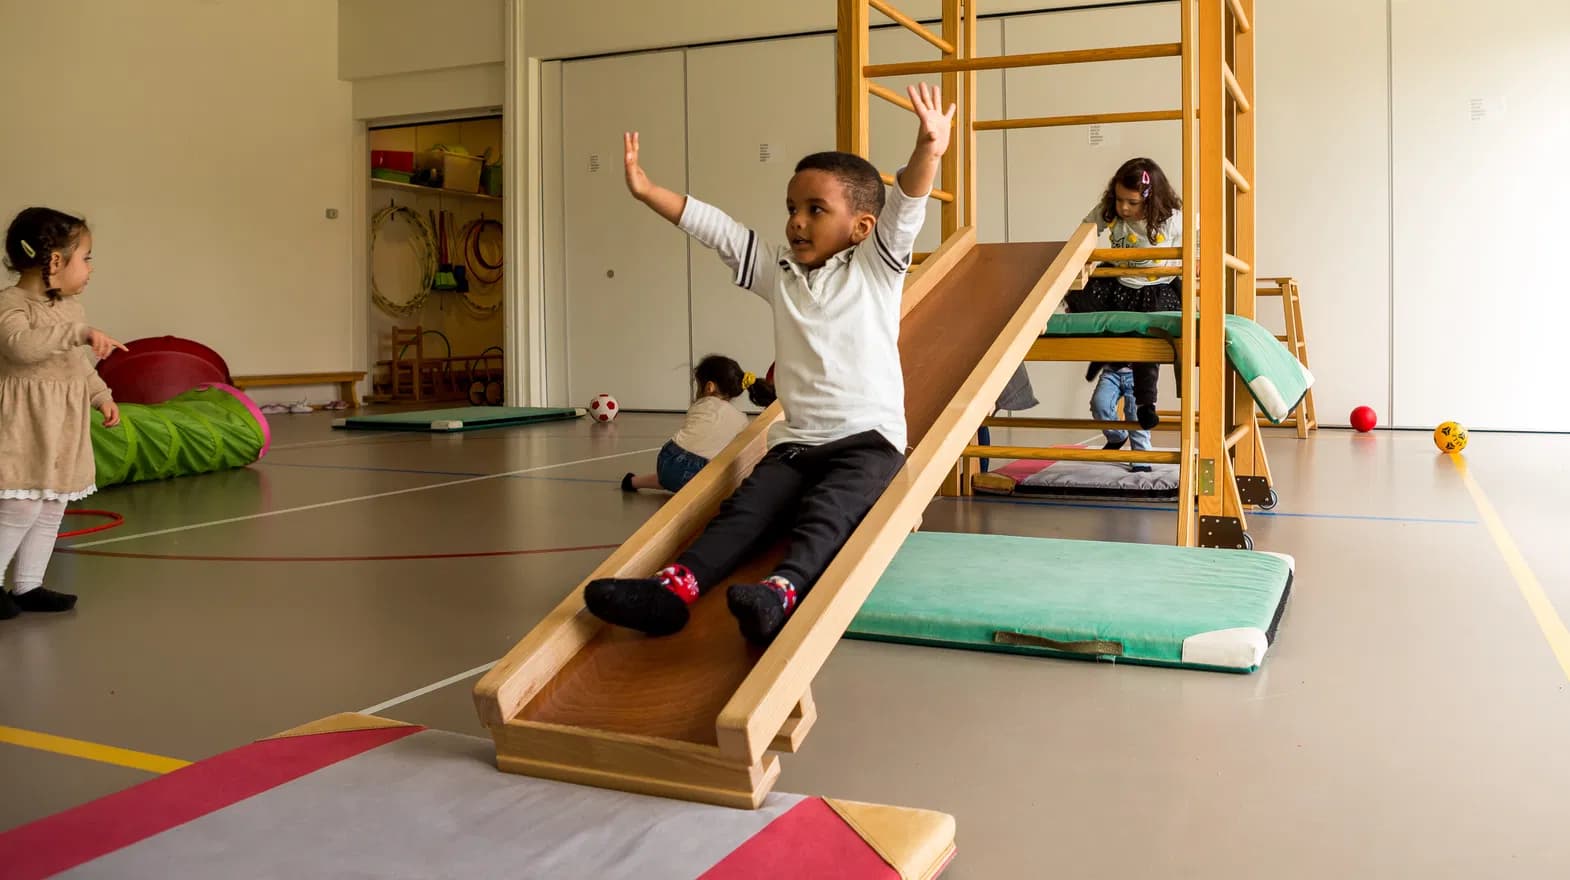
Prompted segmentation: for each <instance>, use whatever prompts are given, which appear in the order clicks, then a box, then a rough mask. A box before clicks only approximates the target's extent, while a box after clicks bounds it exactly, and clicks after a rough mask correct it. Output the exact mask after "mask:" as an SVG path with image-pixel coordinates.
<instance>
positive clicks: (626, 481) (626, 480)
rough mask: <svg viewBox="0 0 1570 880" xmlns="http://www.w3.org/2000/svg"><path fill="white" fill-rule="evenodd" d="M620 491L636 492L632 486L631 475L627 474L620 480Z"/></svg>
mask: <svg viewBox="0 0 1570 880" xmlns="http://www.w3.org/2000/svg"><path fill="white" fill-rule="evenodd" d="M621 490H622V491H623V492H636V491H638V490H637V488H636V487H634V486H633V485H632V474H628V475H626V476H625V477H622V478H621Z"/></svg>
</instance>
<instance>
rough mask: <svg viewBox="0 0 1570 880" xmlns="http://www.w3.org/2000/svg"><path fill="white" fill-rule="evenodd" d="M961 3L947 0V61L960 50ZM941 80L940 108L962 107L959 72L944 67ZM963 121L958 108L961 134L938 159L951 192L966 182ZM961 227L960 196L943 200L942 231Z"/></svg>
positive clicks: (947, 233) (956, 122) (943, 234)
mask: <svg viewBox="0 0 1570 880" xmlns="http://www.w3.org/2000/svg"><path fill="white" fill-rule="evenodd" d="M959 4H960V0H943V39H944V44H945V46H946V48H944V50H943V58H944V60H947V61H952V60H955V58H956V57H957V54H958V51H959V50H958V49H956V48H955V46H956V44H957V43H959V41H960V39H959V36H960V18H959V15H960V13H959ZM940 80H941V85H942V90H943V98H942V103H941V104H940V105H939V107H940V109H941V108H942V107H943V106H945V105H947V104H948V103H949V102H950V101H953V102H955V106H956V107H958V105H959V99H960V94H959V74H958V73H956V72H955V71H952V70H948V71H944V72H943V75H942V77H940ZM961 125H962V120H961V119H960V118H959V113H958V112H956V113H955V114H954V131H953V134H955V135H960V136H958V137H954V138H952V139H951V140H950V141H949V148H948V150H947V151H946V152H944V154H943V158H942V159H940V160H939V162H938V166H939V170H940V171H941V173H942V179H943V186H944V187H946V188H947V189H948V190H949V191H950V192H959V191H961V189H962V188H963V186H964V184H963V183H961V182H960V179H959V162H960V153H961V152H963V151H964V145H963V144H962V143H960V142H961V141H962V140H964V138H963V133H964V132H963V130H962V129H961ZM959 227H960V222H959V204H958V202H957V200H955V199H949V200H948V201H946V202H943V206H942V208H941V209H940V210H939V211H938V232H939V235H940V238H948V237H949V236H951V235H953V234H954V230H956V229H958V228H959Z"/></svg>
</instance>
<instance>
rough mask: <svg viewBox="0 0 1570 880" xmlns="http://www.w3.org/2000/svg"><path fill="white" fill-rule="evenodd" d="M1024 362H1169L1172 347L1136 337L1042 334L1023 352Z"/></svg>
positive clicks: (1171, 356) (1154, 340)
mask: <svg viewBox="0 0 1570 880" xmlns="http://www.w3.org/2000/svg"><path fill="white" fill-rule="evenodd" d="M1025 360H1027V361H1069V362H1073V361H1104V362H1121V361H1129V362H1131V363H1141V364H1170V363H1172V360H1173V354H1172V346H1171V344H1170V343H1168V342H1167V341H1166V340H1164V339H1150V338H1146V337H1138V336H1043V337H1041V338H1039V339H1037V340H1036V342H1035V344H1034V345H1032V346H1031V347H1030V351H1029V352H1027V353H1026V355H1025Z"/></svg>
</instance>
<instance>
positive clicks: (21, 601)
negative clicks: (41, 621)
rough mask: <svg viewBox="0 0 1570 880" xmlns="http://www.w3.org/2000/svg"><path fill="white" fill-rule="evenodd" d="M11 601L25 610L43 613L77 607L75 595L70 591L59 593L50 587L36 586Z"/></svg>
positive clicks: (13, 597) (55, 612)
mask: <svg viewBox="0 0 1570 880" xmlns="http://www.w3.org/2000/svg"><path fill="white" fill-rule="evenodd" d="M11 601H13V602H15V603H16V607H18V608H20V609H22V610H23V611H33V612H39V613H42V614H58V613H60V612H61V611H70V610H71V609H72V608H75V607H76V597H75V596H73V595H71V594H70V593H57V592H55V591H54V590H51V589H49V588H48V587H34V588H32V589H31V590H28V591H27V592H25V593H22V594H20V595H15V596H12V597H11Z"/></svg>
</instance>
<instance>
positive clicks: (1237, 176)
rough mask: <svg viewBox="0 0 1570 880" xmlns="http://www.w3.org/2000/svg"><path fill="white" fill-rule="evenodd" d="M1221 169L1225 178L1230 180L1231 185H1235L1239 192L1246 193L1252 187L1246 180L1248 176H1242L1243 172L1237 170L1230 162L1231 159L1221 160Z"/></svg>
mask: <svg viewBox="0 0 1570 880" xmlns="http://www.w3.org/2000/svg"><path fill="white" fill-rule="evenodd" d="M1221 170H1222V172H1224V173H1225V174H1226V176H1227V179H1228V180H1230V181H1232V185H1233V186H1236V187H1237V191H1238V192H1239V193H1244V194H1246V193H1248V192H1249V191H1250V190H1252V189H1253V188H1254V187H1253V185H1252V184H1250V183H1249V182H1248V178H1247V177H1244V176H1243V172H1241V171H1239V170H1238V167H1237V166H1236V165H1233V164H1232V160H1231V159H1222V160H1221Z"/></svg>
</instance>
